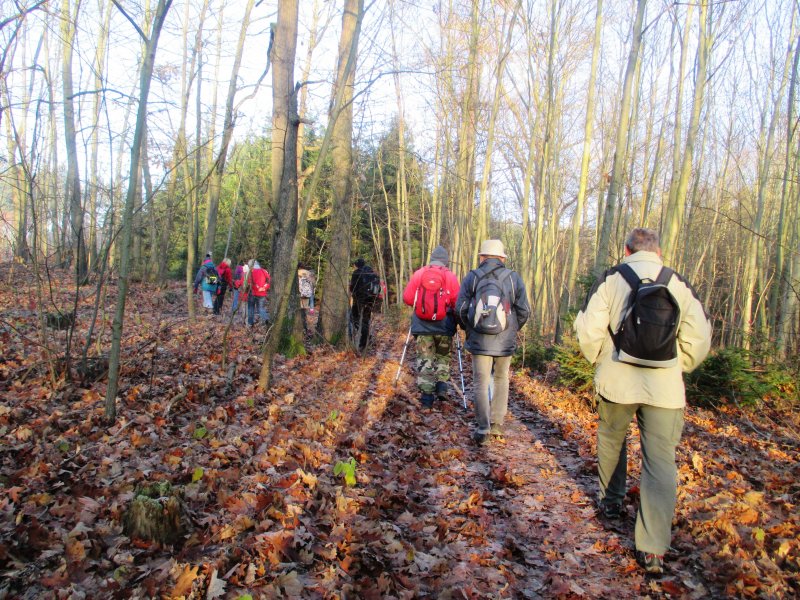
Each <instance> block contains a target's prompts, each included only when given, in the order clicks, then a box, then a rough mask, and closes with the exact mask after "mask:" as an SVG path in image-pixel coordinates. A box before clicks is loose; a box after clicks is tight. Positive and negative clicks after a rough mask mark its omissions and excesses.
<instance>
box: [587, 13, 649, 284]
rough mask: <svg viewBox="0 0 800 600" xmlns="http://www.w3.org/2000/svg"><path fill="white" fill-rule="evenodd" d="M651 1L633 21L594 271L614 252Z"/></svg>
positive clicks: (604, 263) (603, 265) (601, 270)
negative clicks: (634, 87) (636, 81)
mask: <svg viewBox="0 0 800 600" xmlns="http://www.w3.org/2000/svg"><path fill="white" fill-rule="evenodd" d="M646 4H647V0H637V2H636V17H635V19H634V22H633V33H632V36H631V49H630V53H629V54H628V64H627V67H626V68H625V80H624V83H623V86H622V102H621V103H620V114H619V125H618V126H617V140H616V146H615V150H614V166H613V168H612V173H611V182H610V183H609V186H608V195H607V196H606V205H605V209H604V216H603V228H602V230H601V231H600V239H599V242H598V245H597V255H596V257H595V263H594V272H595V275H598V276H599V275H600V274H601V273H602V272H603V270H604V269H605V268H606V266H607V265H608V260H609V255H610V242H611V229H612V228H613V226H614V222H615V220H616V216H617V211H618V206H617V202H618V196H619V187H620V184H621V182H622V171H623V165H624V163H625V147H626V146H627V139H628V136H629V135H630V130H629V127H628V124H629V122H630V105H631V87H632V84H633V75H634V71H635V70H636V61H637V59H638V56H639V46H640V45H641V42H642V21H643V20H644V10H645V6H646Z"/></svg>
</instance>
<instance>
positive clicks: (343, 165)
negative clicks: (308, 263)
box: [318, 0, 364, 344]
mask: <svg viewBox="0 0 800 600" xmlns="http://www.w3.org/2000/svg"><path fill="white" fill-rule="evenodd" d="M363 12H364V2H363V0H345V5H344V14H343V16H342V34H341V38H340V40H339V58H338V63H337V64H338V66H337V72H336V82H335V84H334V89H335V95H336V96H337V97H338V98H341V100H340V101H334V103H333V106H334V110H336V111H337V112H336V113H335V117H336V118H335V121H333V122H332V123H331V124H330V125H329V127H330V129H331V144H332V145H333V148H332V150H331V162H332V171H333V173H334V181H333V183H332V191H333V200H332V204H333V207H332V213H331V220H330V226H329V228H330V229H329V231H330V246H329V255H328V259H327V261H326V262H325V268H324V271H325V282H324V290H325V293H324V296H323V298H322V302H321V303H320V311H319V321H318V328H319V332H320V334H321V335H322V337H323V338H324V339H325V340H327V341H328V342H330V343H333V344H341V343H342V342H344V341H345V338H346V336H345V333H346V332H347V322H348V318H349V314H348V309H349V300H350V292H349V289H348V285H349V279H350V244H351V223H352V213H353V198H352V194H351V190H352V185H353V184H352V182H353V148H352V146H353V85H354V82H355V71H356V54H357V48H358V38H359V34H360V29H361V18H362V15H363ZM326 133H327V132H326ZM320 160H321V159H320Z"/></svg>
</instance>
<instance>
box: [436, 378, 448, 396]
mask: <svg viewBox="0 0 800 600" xmlns="http://www.w3.org/2000/svg"><path fill="white" fill-rule="evenodd" d="M436 397H437V398H439V400H447V382H446V381H437V382H436Z"/></svg>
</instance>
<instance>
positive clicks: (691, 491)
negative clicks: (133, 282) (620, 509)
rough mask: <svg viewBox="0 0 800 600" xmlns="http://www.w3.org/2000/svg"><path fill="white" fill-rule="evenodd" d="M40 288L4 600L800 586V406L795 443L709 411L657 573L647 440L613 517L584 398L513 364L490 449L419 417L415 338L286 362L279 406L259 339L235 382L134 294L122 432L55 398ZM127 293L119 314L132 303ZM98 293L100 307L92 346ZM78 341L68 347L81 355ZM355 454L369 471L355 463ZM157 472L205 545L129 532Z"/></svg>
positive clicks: (20, 318)
mask: <svg viewBox="0 0 800 600" xmlns="http://www.w3.org/2000/svg"><path fill="white" fill-rule="evenodd" d="M112 287H113V286H112ZM23 291H24V290H23ZM172 291H173V292H175V293H180V288H179V287H178V286H175V287H174V289H173V290H172ZM19 296H20V292H19V291H15V290H13V289H5V290H0V310H1V311H2V314H0V322H3V323H10V325H9V326H5V327H0V342H1V343H2V346H3V348H4V352H3V356H2V357H1V358H0V395H1V396H2V397H3V401H2V404H0V440H2V443H1V444H0V574H2V577H0V597H19V598H38V597H56V598H81V597H85V598H88V597H109V598H241V597H247V595H248V594H249V595H250V596H251V597H253V598H286V597H289V598H367V599H368V598H423V597H436V598H623V599H624V598H640V597H650V598H672V597H685V598H705V597H748V598H784V597H786V598H788V597H793V596H796V595H798V593H800V576H799V575H798V574H799V573H800V562H798V557H799V556H800V542H798V531H799V528H800V516H799V515H800V511H798V508H797V504H798V500H800V487H799V486H798V481H800V477H798V476H799V475H800V467H798V448H797V441H796V439H793V438H792V437H791V436H790V435H789V434H788V433H786V432H787V431H790V430H791V429H790V428H791V427H794V430H795V431H796V430H797V423H796V420H797V418H796V416H794V417H792V414H791V413H789V414H782V415H780V418H782V419H785V420H786V421H785V422H786V425H787V427H786V431H784V430H783V429H782V428H781V427H777V428H776V427H775V426H774V423H775V422H776V421H775V419H776V415H775V414H772V415H770V420H769V421H765V422H763V423H761V422H759V421H758V419H759V415H758V414H753V413H752V412H751V413H748V414H746V415H745V414H743V413H742V412H741V411H738V410H734V409H725V410H722V411H716V412H711V411H708V410H704V409H700V408H695V407H690V408H689V409H688V410H687V419H686V429H685V432H684V440H683V442H682V443H681V445H680V447H679V453H678V466H679V478H680V487H679V498H678V507H677V510H676V515H675V521H674V524H675V527H674V537H673V547H672V549H671V551H670V552H669V553H668V556H667V558H668V567H669V571H668V573H667V574H666V575H665V576H664V577H662V578H661V579H649V578H646V577H644V576H643V574H642V573H641V571H640V570H639V569H638V567H637V566H636V564H635V561H634V559H633V542H632V540H633V519H634V517H635V514H634V510H635V502H636V500H637V496H638V486H637V482H638V458H637V451H638V438H637V434H636V431H635V427H634V429H633V434H632V435H631V439H630V441H629V443H630V444H631V449H630V450H631V451H630V452H629V457H630V458H629V460H630V465H629V480H630V481H629V487H630V491H629V498H628V499H627V502H626V512H625V518H624V519H622V520H621V521H620V522H618V523H608V522H605V521H604V520H602V519H601V518H599V517H598V516H597V514H596V512H595V501H594V499H595V495H596V475H595V474H596V459H595V450H594V436H595V431H596V417H595V415H594V413H593V412H592V410H591V408H590V403H589V402H587V399H586V398H584V397H580V396H576V395H574V394H572V393H570V392H568V391H567V390H564V389H562V388H560V387H558V386H556V385H553V384H550V383H548V382H547V381H544V380H541V379H537V378H535V377H533V376H531V375H530V374H529V373H526V372H521V371H519V372H517V371H515V372H514V374H513V376H512V389H511V397H510V401H509V405H510V409H509V410H510V412H509V415H508V419H507V422H506V423H505V433H504V436H503V437H502V438H499V439H498V440H497V441H494V442H492V443H491V444H489V445H487V446H485V447H483V448H478V447H476V446H474V445H473V444H472V442H471V439H470V433H471V431H472V422H471V421H472V412H471V411H469V412H465V411H464V410H463V408H462V406H461V404H460V402H461V399H460V398H459V397H456V395H455V394H454V393H451V399H450V400H449V401H448V402H445V403H441V402H437V404H436V406H435V408H434V409H433V410H426V409H422V408H421V407H420V405H419V402H418V393H417V391H416V389H415V385H414V376H413V373H412V372H411V370H410V368H409V365H410V364H412V362H413V348H412V352H411V357H410V360H409V361H408V362H407V363H406V367H405V368H404V370H403V375H402V377H401V378H400V381H399V382H398V384H397V385H396V386H394V385H393V379H394V374H395V372H396V369H397V364H398V359H399V356H400V351H401V348H402V343H403V341H404V336H403V334H402V332H399V331H396V330H393V329H392V328H391V327H390V326H389V324H388V320H384V319H383V318H382V317H381V316H380V315H379V316H377V317H376V319H375V322H376V325H375V342H374V347H373V348H372V349H371V351H370V353H369V354H368V355H367V356H365V357H362V356H359V355H356V354H355V353H354V352H352V351H349V350H344V351H342V350H335V349H332V348H328V347H325V346H320V347H316V348H313V349H312V350H311V352H310V353H309V354H307V355H305V356H299V357H297V358H293V359H291V360H284V359H280V358H279V359H278V361H277V362H276V367H275V372H274V380H275V386H274V388H273V389H272V390H270V391H269V392H268V393H266V394H261V393H258V392H257V390H256V382H257V379H258V370H259V368H260V356H259V354H260V352H259V347H258V341H259V340H258V339H254V336H253V335H251V334H250V333H249V332H248V331H247V330H245V329H242V328H236V327H234V328H233V329H232V330H231V334H230V336H229V348H228V354H227V356H228V360H229V361H231V362H232V363H233V364H235V369H234V371H233V373H234V376H233V379H232V380H229V379H228V375H227V374H228V372H229V370H228V369H227V368H223V367H222V366H221V364H220V360H221V359H220V357H221V348H220V347H218V344H219V339H220V338H219V336H216V335H214V333H213V327H210V325H211V324H212V323H213V324H215V325H217V326H219V322H218V321H215V320H211V319H206V318H204V317H202V318H198V319H197V320H196V321H194V322H190V321H189V320H188V319H187V318H186V316H185V314H183V312H182V311H183V308H182V307H180V306H174V305H172V304H169V303H164V302H161V301H160V298H161V296H160V295H159V294H153V293H149V292H148V290H147V288H145V287H143V286H142V287H139V286H134V287H133V288H132V298H131V299H130V301H129V306H131V307H135V308H132V309H131V310H132V311H133V310H135V313H136V314H135V316H136V318H135V319H134V318H129V319H128V322H126V329H125V339H124V342H123V343H124V347H123V357H124V364H123V377H122V379H121V386H120V393H119V400H118V415H119V419H118V421H117V423H116V424H114V425H113V426H111V427H109V426H107V425H106V424H105V423H104V422H103V402H104V396H105V382H104V380H102V379H100V380H99V381H93V382H89V383H87V382H81V383H70V382H69V381H68V378H66V377H64V376H63V374H62V377H61V378H60V379H59V380H58V383H57V386H56V387H55V388H54V387H53V386H52V380H51V374H50V373H49V372H48V368H47V364H46V360H45V359H44V358H43V357H44V356H45V354H44V353H43V352H42V351H41V349H40V348H38V347H37V346H36V344H35V343H33V340H36V339H38V335H39V334H38V321H37V317H36V314H35V312H34V311H27V312H24V311H19V310H16V309H15V308H14V307H15V306H21V305H23V303H22V302H21V300H20V297H19ZM65 297H66V295H65ZM107 298H109V300H107V303H108V305H107V306H106V307H105V309H106V310H105V313H104V314H105V317H104V318H105V319H107V320H110V315H111V314H112V312H113V311H112V309H113V304H112V300H110V299H112V298H114V294H113V290H112V291H111V292H110V293H109V294H108V295H107ZM90 300H91V299H90V298H88V297H87V298H85V299H83V300H81V301H80V302H79V304H78V319H77V323H78V325H77V333H78V334H79V335H77V336H76V339H81V335H85V333H86V330H87V328H88V324H87V323H88V319H89V316H90V308H91V302H90ZM11 325H13V326H11ZM96 331H99V332H100V333H98V334H97V335H99V336H100V339H99V340H93V344H96V345H97V346H98V347H99V346H106V345H107V344H108V341H109V335H110V326H109V322H108V321H107V322H106V323H105V326H104V327H98V328H96ZM63 339H64V337H63V336H61V337H58V336H56V335H52V336H51V338H50V340H49V343H50V345H51V347H53V348H54V349H61V350H62V351H63ZM412 346H413V345H412ZM453 363H454V365H453V368H454V372H453V381H454V382H456V381H458V372H457V362H456V361H455V360H454V361H453ZM465 367H466V369H467V370H469V365H468V361H466V363H465ZM469 375H470V374H469V373H466V376H467V377H466V378H467V381H470V380H471V378H470V376H469ZM75 380H76V381H77V378H76V379H75ZM468 397H469V390H468ZM792 418H793V419H794V421H793V422H789V421H788V419H792ZM765 431H767V432H769V435H764V432H765ZM338 463H341V464H346V465H349V466H350V468H351V469H352V471H348V469H347V468H345V467H341V468H340V469H339V471H340V472H339V474H338V475H337V474H335V470H336V469H335V467H336V465H337V464H338ZM345 471H348V472H349V473H350V474H351V475H352V476H353V477H354V478H355V485H348V484H347V483H348V482H347V481H346V475H347V473H345ZM153 480H163V481H168V482H169V483H171V484H172V485H173V486H179V487H180V488H181V489H182V490H183V503H184V506H185V509H186V518H187V520H188V524H189V533H188V534H187V536H186V539H185V541H184V542H183V544H181V545H180V546H179V547H172V546H167V547H162V546H159V545H155V544H152V543H149V542H147V541H144V540H131V539H129V538H128V537H127V536H125V535H124V533H123V530H122V516H123V514H124V512H125V509H126V506H127V503H128V502H129V501H130V499H131V498H132V497H133V493H134V490H135V489H136V487H137V486H138V485H140V484H142V483H145V482H149V481H153Z"/></svg>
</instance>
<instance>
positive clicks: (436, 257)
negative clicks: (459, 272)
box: [431, 246, 450, 267]
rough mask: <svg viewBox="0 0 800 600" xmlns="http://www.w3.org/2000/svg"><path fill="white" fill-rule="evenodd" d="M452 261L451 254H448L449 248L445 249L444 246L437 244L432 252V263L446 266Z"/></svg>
mask: <svg viewBox="0 0 800 600" xmlns="http://www.w3.org/2000/svg"><path fill="white" fill-rule="evenodd" d="M449 262H450V256H449V255H448V254H447V250H445V249H444V248H443V247H442V246H436V248H434V249H433V252H431V264H432V265H439V266H440V267H446V266H447V265H448V263H449Z"/></svg>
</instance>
